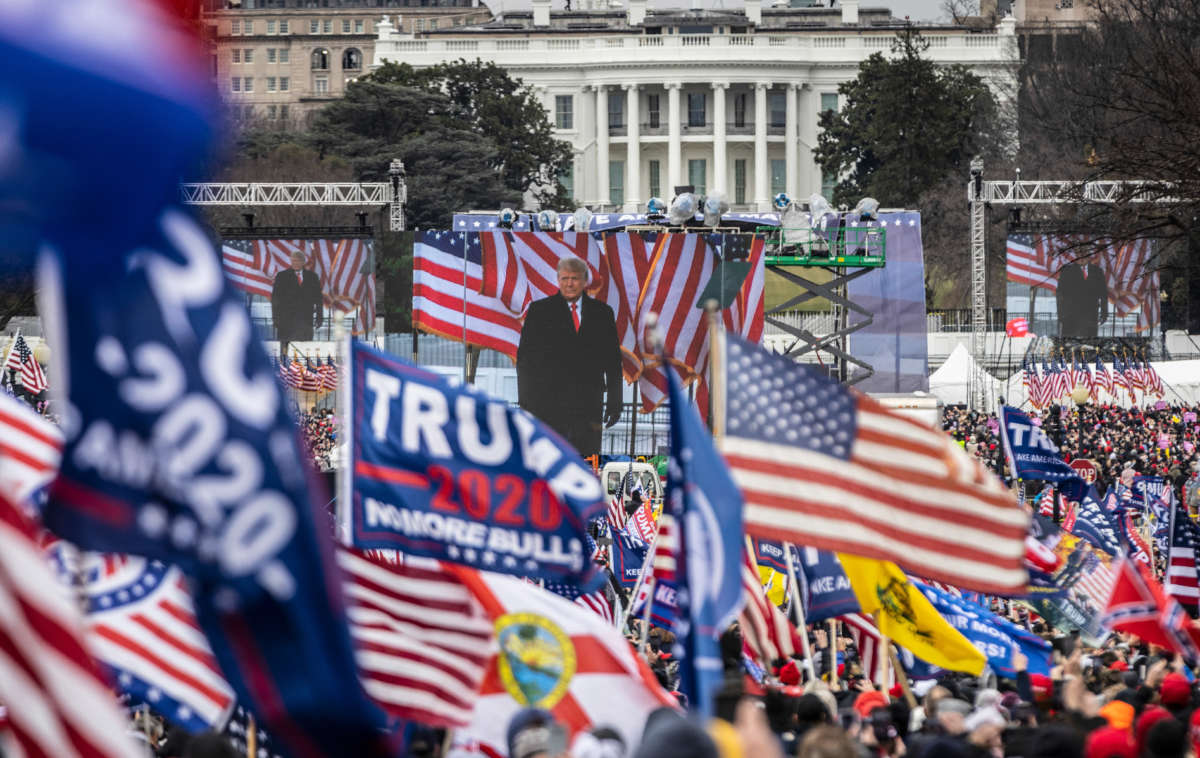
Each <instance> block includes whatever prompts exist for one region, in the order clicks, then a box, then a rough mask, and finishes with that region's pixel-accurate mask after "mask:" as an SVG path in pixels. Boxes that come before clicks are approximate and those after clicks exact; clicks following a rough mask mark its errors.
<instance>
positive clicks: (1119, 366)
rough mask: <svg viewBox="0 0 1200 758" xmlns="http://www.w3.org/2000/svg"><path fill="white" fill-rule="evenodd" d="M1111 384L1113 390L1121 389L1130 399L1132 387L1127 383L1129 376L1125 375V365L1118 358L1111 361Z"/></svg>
mask: <svg viewBox="0 0 1200 758" xmlns="http://www.w3.org/2000/svg"><path fill="white" fill-rule="evenodd" d="M1112 383H1113V388H1114V390H1115V389H1116V388H1117V387H1121V388H1122V389H1124V390H1125V391H1126V392H1128V393H1129V396H1130V397H1131V398H1132V397H1133V387H1132V386H1131V385H1130V383H1129V376H1128V374H1127V373H1126V369H1125V364H1123V363H1122V362H1121V359H1120V358H1114V359H1113V371H1112ZM1114 397H1115V395H1114Z"/></svg>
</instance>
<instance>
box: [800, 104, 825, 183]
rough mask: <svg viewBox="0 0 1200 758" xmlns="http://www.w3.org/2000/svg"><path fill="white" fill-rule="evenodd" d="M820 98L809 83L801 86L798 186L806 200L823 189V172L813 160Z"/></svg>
mask: <svg viewBox="0 0 1200 758" xmlns="http://www.w3.org/2000/svg"><path fill="white" fill-rule="evenodd" d="M819 99H820V96H819V95H818V94H817V91H816V90H815V89H813V86H812V85H811V84H809V83H807V82H805V83H804V84H802V85H800V108H799V111H800V116H799V118H800V134H799V140H800V159H799V161H800V162H799V169H798V173H799V179H798V181H797V185H798V187H799V191H800V193H801V195H802V196H803V197H804V198H807V197H808V196H809V195H811V194H812V193H814V192H819V191H820V189H821V172H820V169H818V168H817V163H816V161H815V160H813V150H815V149H816V148H817V107H818V103H819Z"/></svg>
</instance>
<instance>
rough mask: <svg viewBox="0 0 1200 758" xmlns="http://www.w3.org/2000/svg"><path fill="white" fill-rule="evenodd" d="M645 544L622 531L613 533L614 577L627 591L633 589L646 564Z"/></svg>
mask: <svg viewBox="0 0 1200 758" xmlns="http://www.w3.org/2000/svg"><path fill="white" fill-rule="evenodd" d="M648 549H649V548H648V547H647V546H646V543H645V542H642V541H641V540H639V539H638V538H637V537H634V536H633V535H631V534H628V533H627V532H625V531H622V530H619V529H618V530H614V531H613V575H614V576H616V577H617V581H618V582H620V583H621V586H622V587H624V588H625V589H627V590H628V589H633V587H634V586H635V585H637V583H638V579H640V578H641V577H642V567H643V566H644V565H645V564H646V552H647V550H648Z"/></svg>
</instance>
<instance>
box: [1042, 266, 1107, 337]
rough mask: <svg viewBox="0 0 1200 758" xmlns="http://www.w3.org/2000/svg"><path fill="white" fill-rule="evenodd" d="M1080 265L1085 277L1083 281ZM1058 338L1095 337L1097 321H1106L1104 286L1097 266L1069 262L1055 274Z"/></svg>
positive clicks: (1097, 327)
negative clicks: (1056, 281) (1056, 278)
mask: <svg viewBox="0 0 1200 758" xmlns="http://www.w3.org/2000/svg"><path fill="white" fill-rule="evenodd" d="M1084 265H1086V266H1087V278H1084V276H1083V272H1084ZM1055 299H1056V301H1057V305H1058V323H1059V336H1062V337H1095V336H1096V333H1097V332H1098V331H1099V322H1100V321H1102V320H1107V319H1108V285H1107V284H1106V283H1105V281H1104V271H1103V270H1102V269H1101V268H1100V267H1099V266H1097V265H1095V264H1092V263H1088V264H1079V263H1069V264H1067V265H1066V266H1063V267H1062V270H1060V271H1059V272H1058V290H1057V292H1056V293H1055Z"/></svg>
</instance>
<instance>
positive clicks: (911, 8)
mask: <svg viewBox="0 0 1200 758" xmlns="http://www.w3.org/2000/svg"><path fill="white" fill-rule="evenodd" d="M485 2H486V3H487V5H488V7H489V8H491V9H492V10H493V11H499V10H500V9H501V8H503V9H504V10H521V9H527V8H529V3H530V0H485ZM700 4H701V5H702V6H704V7H709V8H721V7H724V8H729V9H731V10H732V9H734V8H741V7H742V0H700ZM763 5H769V3H763ZM859 5H860V6H861V7H863V8H880V7H882V8H890V9H891V11H892V15H893V16H895V17H896V18H904V17H905V16H909V17H911V18H912V20H913V21H944V20H945V19H943V18H941V16H942V11H941V5H942V2H941V0H860V2H859ZM563 6H564V2H563V0H552V5H551V7H553V8H555V9H559V8H562V7H563ZM689 6H690V2H688V0H650V7H651V8H681V7H682V8H686V7H689Z"/></svg>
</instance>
